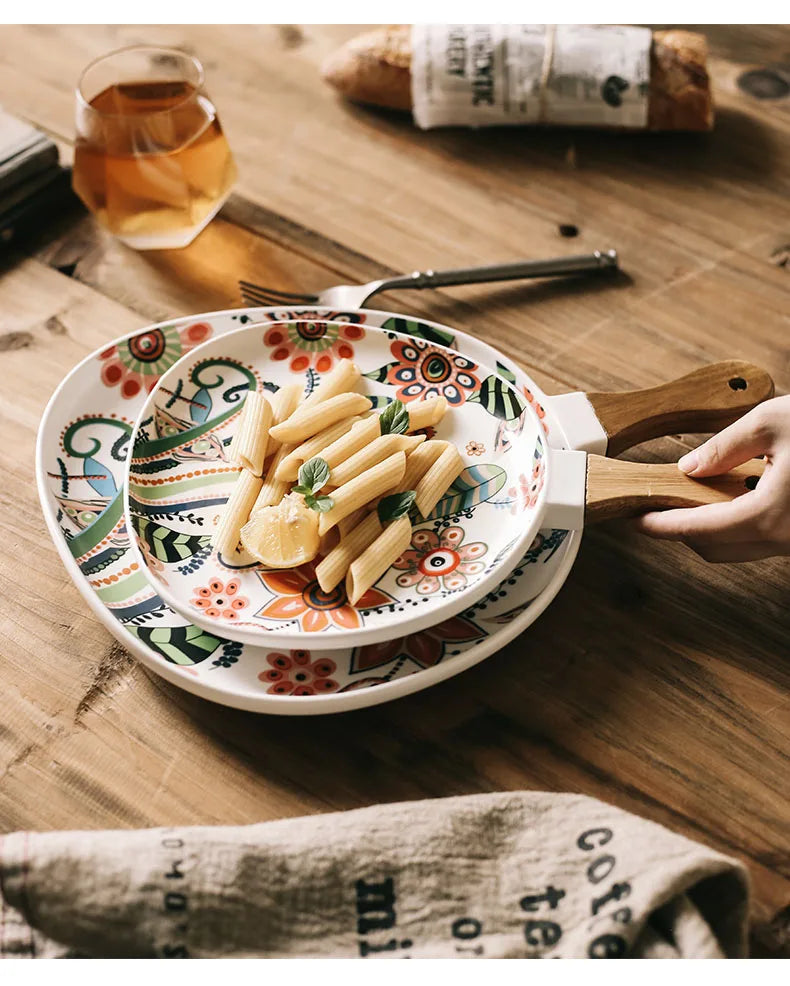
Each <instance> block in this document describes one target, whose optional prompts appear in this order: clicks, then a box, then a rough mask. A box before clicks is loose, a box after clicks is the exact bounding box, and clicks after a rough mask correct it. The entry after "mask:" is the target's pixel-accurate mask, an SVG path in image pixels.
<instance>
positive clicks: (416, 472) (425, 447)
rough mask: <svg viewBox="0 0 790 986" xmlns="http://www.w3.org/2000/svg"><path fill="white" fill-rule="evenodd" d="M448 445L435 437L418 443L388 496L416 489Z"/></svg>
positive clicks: (373, 504) (369, 506)
mask: <svg viewBox="0 0 790 986" xmlns="http://www.w3.org/2000/svg"><path fill="white" fill-rule="evenodd" d="M447 445H448V443H447V442H438V441H436V440H435V439H432V440H431V441H428V442H423V443H422V445H418V446H417V448H416V449H414V451H413V452H410V453H409V454H408V455H407V456H406V471H405V472H404V474H403V479H402V480H401V481H400V482H399V483H398V485H397V486H396V487H395V488H394V489H392V490H387V494H386V495H387V496H388V495H389V494H390V493H405V492H406V491H407V490H413V489H415V487H416V486H417V484H418V483H419V481H420V480H421V479H422V477H423V476H424V475H425V473H426V472H428V470H429V469H430V467H431V466H432V465H433V464H434V462H436V460H437V459H438V458H439V456H440V455H441V454H442V452H443V451H444V450H445V449H446V448H447ZM382 499H383V497H379V498H378V500H376V502H375V503H369V504H368V505H367V507H366V508H365V509H366V510H371V509H372V508H373V507H377V506H378V504H379V501H380V500H382ZM344 523H345V521H344ZM341 533H342V526H341Z"/></svg>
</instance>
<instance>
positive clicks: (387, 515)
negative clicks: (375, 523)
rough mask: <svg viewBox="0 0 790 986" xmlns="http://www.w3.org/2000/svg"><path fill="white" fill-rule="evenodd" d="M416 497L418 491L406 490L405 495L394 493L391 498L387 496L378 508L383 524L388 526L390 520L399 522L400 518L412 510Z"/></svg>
mask: <svg viewBox="0 0 790 986" xmlns="http://www.w3.org/2000/svg"><path fill="white" fill-rule="evenodd" d="M416 496H417V492H416V490H406V492H405V493H392V494H391V495H390V496H385V497H384V499H383V500H381V501H379V506H378V512H379V520H380V521H381V523H382V524H386V523H387V521H389V520H397V519H398V517H403V515H404V514H407V513H408V512H409V511H410V510H411V508H412V504H413V503H414V498H415V497H416Z"/></svg>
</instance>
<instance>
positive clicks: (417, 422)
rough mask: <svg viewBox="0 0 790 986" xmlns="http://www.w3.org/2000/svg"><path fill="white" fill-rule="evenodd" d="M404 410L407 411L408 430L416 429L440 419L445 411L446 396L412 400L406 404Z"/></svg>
mask: <svg viewBox="0 0 790 986" xmlns="http://www.w3.org/2000/svg"><path fill="white" fill-rule="evenodd" d="M406 410H407V411H408V412H409V431H418V430H419V429H420V428H427V427H428V426H429V425H435V424H438V423H439V422H440V421H441V420H442V418H443V417H444V415H445V413H446V411H447V398H446V397H429V398H428V399H427V400H425V401H414V402H413V403H411V404H407V405H406Z"/></svg>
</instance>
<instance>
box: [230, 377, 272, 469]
mask: <svg viewBox="0 0 790 986" xmlns="http://www.w3.org/2000/svg"><path fill="white" fill-rule="evenodd" d="M271 424H272V407H271V404H269V402H268V401H267V400H266V398H265V397H264V396H263V394H262V393H261V392H260V391H259V390H252V391H250V392H249V393H248V394H247V398H246V400H245V401H244V407H243V409H242V412H241V418H240V419H239V425H238V428H237V429H236V434H235V435H234V436H233V441H232V442H231V445H230V459H231V461H232V462H237V463H238V464H239V465H240V466H241V467H242V468H243V469H249V471H250V472H251V473H253V475H255V476H260V474H261V473H262V472H263V462H264V459H265V458H266V444H267V442H268V439H269V428H270V427H271Z"/></svg>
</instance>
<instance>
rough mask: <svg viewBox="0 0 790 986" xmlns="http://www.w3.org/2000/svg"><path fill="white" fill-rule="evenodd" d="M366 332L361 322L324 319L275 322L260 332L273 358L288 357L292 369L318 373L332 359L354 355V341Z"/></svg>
mask: <svg viewBox="0 0 790 986" xmlns="http://www.w3.org/2000/svg"><path fill="white" fill-rule="evenodd" d="M364 335H365V330H364V329H363V328H362V326H361V325H358V324H353V325H343V324H342V323H340V322H331V321H326V320H315V319H311V320H309V321H308V320H307V319H301V320H295V321H292V322H281V323H275V324H274V325H272V326H271V328H269V329H267V330H266V332H265V333H264V335H263V341H264V343H265V344H266V345H267V346H271V347H272V352H271V358H272V359H273V360H286V359H287V360H290V364H289V366H290V369H291V370H293V371H294V372H295V373H300V372H303V371H304V370H307V369H308V368H311V369H313V370H315V371H316V372H317V373H326V372H327V371H328V370H331V369H332V367H333V365H334V363H335V360H341V359H353V358H354V343H355V342H359V340H360V339H362V338H363V337H364Z"/></svg>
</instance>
